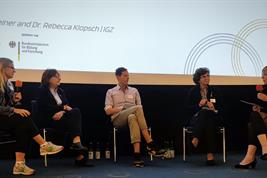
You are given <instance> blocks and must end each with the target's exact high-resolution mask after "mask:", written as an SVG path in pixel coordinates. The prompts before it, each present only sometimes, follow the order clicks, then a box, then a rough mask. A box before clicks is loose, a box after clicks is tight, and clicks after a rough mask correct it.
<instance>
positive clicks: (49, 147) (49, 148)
mask: <svg viewBox="0 0 267 178" xmlns="http://www.w3.org/2000/svg"><path fill="white" fill-rule="evenodd" d="M63 149H64V147H63V146H58V145H55V144H53V143H51V142H47V143H46V144H45V145H43V146H41V147H40V155H41V156H44V155H52V154H56V153H58V152H60V151H62V150H63Z"/></svg>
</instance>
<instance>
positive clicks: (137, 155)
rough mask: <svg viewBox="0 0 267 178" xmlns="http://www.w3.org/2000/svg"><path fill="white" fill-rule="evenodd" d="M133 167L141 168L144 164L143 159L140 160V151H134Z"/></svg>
mask: <svg viewBox="0 0 267 178" xmlns="http://www.w3.org/2000/svg"><path fill="white" fill-rule="evenodd" d="M133 166H134V167H139V168H142V167H144V166H145V163H144V161H143V160H142V156H141V153H134V161H133Z"/></svg>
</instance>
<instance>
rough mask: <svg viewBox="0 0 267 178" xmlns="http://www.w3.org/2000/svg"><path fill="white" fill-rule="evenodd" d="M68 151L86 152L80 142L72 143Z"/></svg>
mask: <svg viewBox="0 0 267 178" xmlns="http://www.w3.org/2000/svg"><path fill="white" fill-rule="evenodd" d="M70 149H71V150H74V151H88V149H87V148H86V147H85V146H83V145H82V144H81V142H78V143H72V145H71V146H70Z"/></svg>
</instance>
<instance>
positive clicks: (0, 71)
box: [0, 58, 13, 93]
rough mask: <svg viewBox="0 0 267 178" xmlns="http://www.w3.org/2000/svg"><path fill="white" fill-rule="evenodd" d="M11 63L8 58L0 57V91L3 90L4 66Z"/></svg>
mask: <svg viewBox="0 0 267 178" xmlns="http://www.w3.org/2000/svg"><path fill="white" fill-rule="evenodd" d="M10 64H13V61H12V60H11V59H8V58H0V91H1V92H3V93H4V92H5V85H6V84H5V80H4V75H5V74H4V68H5V67H8V66H9V65H10Z"/></svg>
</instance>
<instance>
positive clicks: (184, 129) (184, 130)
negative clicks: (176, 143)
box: [183, 127, 186, 161]
mask: <svg viewBox="0 0 267 178" xmlns="http://www.w3.org/2000/svg"><path fill="white" fill-rule="evenodd" d="M185 133H186V128H184V127H183V161H186V160H185Z"/></svg>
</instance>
